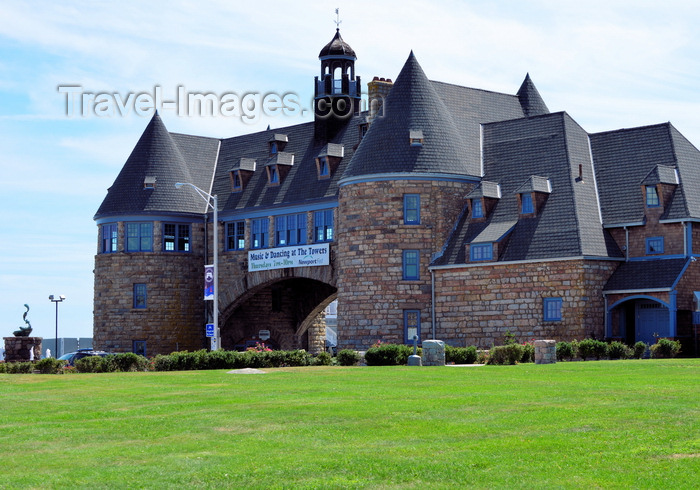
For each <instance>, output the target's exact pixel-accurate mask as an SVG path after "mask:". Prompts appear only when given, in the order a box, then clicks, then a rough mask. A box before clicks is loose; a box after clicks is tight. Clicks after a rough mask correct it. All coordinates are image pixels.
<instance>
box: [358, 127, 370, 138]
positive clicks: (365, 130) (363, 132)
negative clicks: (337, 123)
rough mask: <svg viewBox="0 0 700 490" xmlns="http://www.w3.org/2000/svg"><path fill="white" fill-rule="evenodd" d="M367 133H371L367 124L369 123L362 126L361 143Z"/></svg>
mask: <svg viewBox="0 0 700 490" xmlns="http://www.w3.org/2000/svg"><path fill="white" fill-rule="evenodd" d="M367 131H369V124H367V123H363V124H360V141H362V138H364V137H365V135H366V134H367Z"/></svg>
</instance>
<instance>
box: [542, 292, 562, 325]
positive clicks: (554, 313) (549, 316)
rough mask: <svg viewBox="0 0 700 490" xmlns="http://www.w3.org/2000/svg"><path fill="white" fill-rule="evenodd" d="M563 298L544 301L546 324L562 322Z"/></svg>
mask: <svg viewBox="0 0 700 490" xmlns="http://www.w3.org/2000/svg"><path fill="white" fill-rule="evenodd" d="M561 306H562V299H561V298H545V299H544V321H545V322H560V321H561Z"/></svg>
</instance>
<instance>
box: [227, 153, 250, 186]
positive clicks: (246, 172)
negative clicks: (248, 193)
mask: <svg viewBox="0 0 700 490" xmlns="http://www.w3.org/2000/svg"><path fill="white" fill-rule="evenodd" d="M254 172H255V160H254V159H253V158H241V159H240V161H239V162H238V165H236V166H234V167H232V168H231V170H229V177H230V179H231V192H243V189H245V186H246V184H247V183H248V181H249V180H250V178H251V177H252V176H253V173H254Z"/></svg>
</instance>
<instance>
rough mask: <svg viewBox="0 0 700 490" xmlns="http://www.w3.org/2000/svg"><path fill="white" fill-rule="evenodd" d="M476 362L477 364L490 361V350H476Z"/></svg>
mask: <svg viewBox="0 0 700 490" xmlns="http://www.w3.org/2000/svg"><path fill="white" fill-rule="evenodd" d="M476 363H477V364H488V363H489V351H487V350H477V351H476Z"/></svg>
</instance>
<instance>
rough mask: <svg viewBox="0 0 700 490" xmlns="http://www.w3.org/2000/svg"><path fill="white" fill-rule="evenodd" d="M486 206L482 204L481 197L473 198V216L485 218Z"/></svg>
mask: <svg viewBox="0 0 700 490" xmlns="http://www.w3.org/2000/svg"><path fill="white" fill-rule="evenodd" d="M483 217H484V206H483V205H482V204H481V199H472V218H483Z"/></svg>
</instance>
